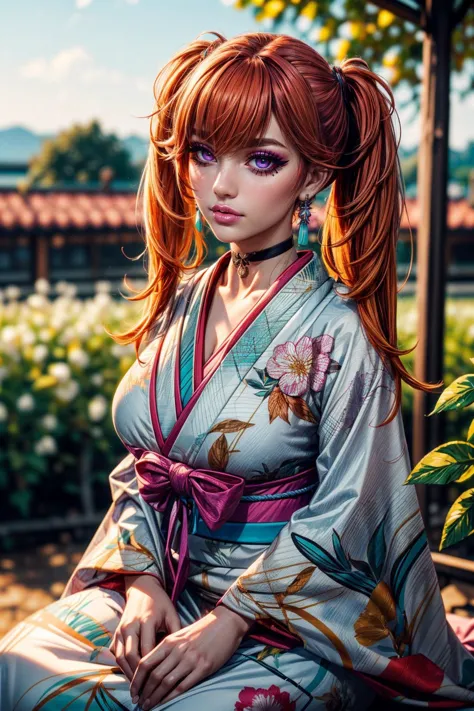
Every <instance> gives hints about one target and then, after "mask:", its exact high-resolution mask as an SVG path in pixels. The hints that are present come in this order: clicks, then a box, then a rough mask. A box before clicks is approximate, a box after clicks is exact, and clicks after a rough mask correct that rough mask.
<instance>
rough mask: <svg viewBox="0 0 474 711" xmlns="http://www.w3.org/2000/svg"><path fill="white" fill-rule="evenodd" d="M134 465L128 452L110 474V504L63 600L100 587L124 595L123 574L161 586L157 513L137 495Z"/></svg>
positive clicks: (159, 537) (161, 566) (161, 570)
mask: <svg viewBox="0 0 474 711" xmlns="http://www.w3.org/2000/svg"><path fill="white" fill-rule="evenodd" d="M134 462H135V457H134V456H133V455H132V454H131V453H129V454H127V455H126V456H125V457H123V459H122V460H121V461H120V462H119V463H118V464H117V466H116V467H115V468H114V469H113V470H112V472H111V473H110V475H109V483H110V489H111V493H112V504H111V506H110V508H109V510H108V511H107V513H106V514H105V516H104V518H103V520H102V521H101V523H100V525H99V527H98V529H97V531H96V533H95V535H94V536H93V538H92V540H91V542H90V543H89V546H88V547H87V549H86V551H85V553H84V555H83V556H82V558H81V560H80V561H79V563H78V565H77V567H76V569H75V570H74V572H73V573H72V576H71V578H70V579H69V581H68V583H67V585H66V588H65V590H64V592H63V594H62V597H65V596H66V595H70V594H72V593H75V592H78V591H79V590H83V589H84V588H86V587H91V586H99V585H100V586H103V587H109V588H113V589H115V590H118V591H119V592H123V590H124V576H125V575H145V574H148V575H153V576H154V577H156V578H157V579H158V580H159V582H160V583H161V585H163V586H164V579H165V577H164V567H163V560H164V547H163V539H162V536H161V533H160V526H159V521H158V520H157V516H158V514H157V513H156V512H155V511H154V510H153V509H152V508H151V507H150V506H148V505H147V504H146V503H145V502H144V501H143V500H142V498H141V497H140V495H139V492H138V486H137V481H136V476H135V467H134Z"/></svg>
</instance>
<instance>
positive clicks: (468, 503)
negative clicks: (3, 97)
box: [439, 489, 474, 551]
mask: <svg viewBox="0 0 474 711" xmlns="http://www.w3.org/2000/svg"><path fill="white" fill-rule="evenodd" d="M471 533H474V489H469V490H468V491H463V493H462V494H461V496H459V497H458V498H457V499H456V501H455V502H454V504H453V505H452V506H451V508H450V509H449V511H448V515H447V516H446V521H445V522H444V528H443V533H442V535H441V543H440V545H439V550H440V551H441V550H443V549H444V548H448V546H452V545H454V544H455V543H459V541H462V540H463V539H464V538H467V536H470V535H471Z"/></svg>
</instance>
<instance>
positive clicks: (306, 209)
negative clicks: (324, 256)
mask: <svg viewBox="0 0 474 711" xmlns="http://www.w3.org/2000/svg"><path fill="white" fill-rule="evenodd" d="M311 200H312V198H310V197H309V195H306V196H305V199H304V200H300V206H299V209H298V217H299V218H300V226H299V229H298V246H299V247H306V246H307V244H308V222H309V218H310V217H311Z"/></svg>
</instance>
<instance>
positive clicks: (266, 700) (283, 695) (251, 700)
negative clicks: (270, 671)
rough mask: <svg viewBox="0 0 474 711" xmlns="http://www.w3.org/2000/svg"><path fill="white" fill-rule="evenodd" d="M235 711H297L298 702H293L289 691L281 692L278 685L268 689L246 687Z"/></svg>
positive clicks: (240, 695)
mask: <svg viewBox="0 0 474 711" xmlns="http://www.w3.org/2000/svg"><path fill="white" fill-rule="evenodd" d="M234 711H296V702H295V701H291V699H290V695H289V694H288V692H287V691H281V690H280V688H279V687H278V686H276V684H272V685H271V686H269V687H268V689H262V688H259V689H256V688H255V687H253V686H244V688H243V689H242V691H241V692H240V694H239V700H238V701H237V702H236V704H235V706H234Z"/></svg>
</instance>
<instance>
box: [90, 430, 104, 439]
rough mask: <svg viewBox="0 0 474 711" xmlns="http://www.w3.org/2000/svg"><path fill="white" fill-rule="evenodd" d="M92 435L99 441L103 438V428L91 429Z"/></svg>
mask: <svg viewBox="0 0 474 711" xmlns="http://www.w3.org/2000/svg"><path fill="white" fill-rule="evenodd" d="M90 433H91V436H92V437H94V438H95V439H99V437H102V428H101V427H91V430H90Z"/></svg>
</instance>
